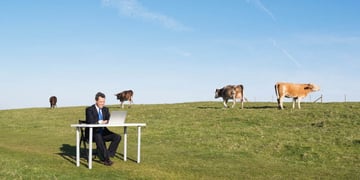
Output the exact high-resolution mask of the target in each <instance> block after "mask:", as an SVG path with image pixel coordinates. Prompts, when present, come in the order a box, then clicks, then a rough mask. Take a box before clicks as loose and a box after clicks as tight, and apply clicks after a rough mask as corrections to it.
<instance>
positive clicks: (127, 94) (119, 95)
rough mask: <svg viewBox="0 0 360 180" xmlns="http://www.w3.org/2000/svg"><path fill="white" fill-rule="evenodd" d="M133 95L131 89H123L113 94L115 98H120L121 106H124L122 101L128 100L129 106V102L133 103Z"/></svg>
mask: <svg viewBox="0 0 360 180" xmlns="http://www.w3.org/2000/svg"><path fill="white" fill-rule="evenodd" d="M133 95H134V92H133V91H132V90H127V91H123V92H121V93H117V94H115V96H116V97H117V99H118V100H120V103H121V104H120V106H121V108H124V101H129V102H130V106H129V108H130V107H131V103H133V100H132V97H133Z"/></svg>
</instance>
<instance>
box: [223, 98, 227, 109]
mask: <svg viewBox="0 0 360 180" xmlns="http://www.w3.org/2000/svg"><path fill="white" fill-rule="evenodd" d="M223 103H224V107H225V108H227V107H228V106H227V103H228V100H227V99H224V100H223Z"/></svg>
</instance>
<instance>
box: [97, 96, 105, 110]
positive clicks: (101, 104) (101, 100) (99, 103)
mask: <svg viewBox="0 0 360 180" xmlns="http://www.w3.org/2000/svg"><path fill="white" fill-rule="evenodd" d="M104 105H105V98H102V97H99V98H98V100H97V101H96V106H97V107H99V108H103V107H104Z"/></svg>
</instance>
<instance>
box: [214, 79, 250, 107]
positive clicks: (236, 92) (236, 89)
mask: <svg viewBox="0 0 360 180" xmlns="http://www.w3.org/2000/svg"><path fill="white" fill-rule="evenodd" d="M219 97H222V98H223V103H224V106H225V107H228V106H227V103H228V100H229V99H232V100H233V105H232V106H231V107H232V108H233V107H234V106H235V103H236V99H240V101H241V109H243V108H244V86H243V85H241V84H240V85H227V86H225V87H223V88H221V89H216V90H215V99H216V98H219Z"/></svg>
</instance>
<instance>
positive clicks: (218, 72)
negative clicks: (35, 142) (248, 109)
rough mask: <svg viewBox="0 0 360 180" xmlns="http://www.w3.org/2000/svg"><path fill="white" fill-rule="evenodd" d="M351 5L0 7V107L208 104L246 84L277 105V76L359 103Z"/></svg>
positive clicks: (245, 0) (359, 65) (107, 0)
mask: <svg viewBox="0 0 360 180" xmlns="http://www.w3.org/2000/svg"><path fill="white" fill-rule="evenodd" d="M359 7H360V1H357V0H346V1H340V0H332V1H328V0H316V1H313V0H302V1H285V0H274V1H270V0H226V1H220V0H211V1H205V0H199V1H192V0H183V1H177V0H151V1H149V0H147V1H145V0H76V1H73V0H53V1H47V0H36V1H35V0H28V1H18V0H3V1H0V23H1V26H0V27H1V28H0V49H1V53H0V60H1V71H0V80H1V94H2V97H1V98H0V109H11V108H24V107H47V106H49V105H48V98H49V97H50V96H51V95H56V96H57V97H58V99H59V102H58V106H62V107H63V106H78V105H90V104H92V103H93V102H94V95H95V93H96V92H98V91H102V92H104V93H105V94H106V95H107V104H117V103H118V101H117V100H116V98H115V96H113V94H115V93H117V92H120V91H122V90H127V89H133V90H134V93H135V95H134V103H136V104H157V103H160V104H162V103H178V102H192V101H213V100H215V99H214V91H215V89H216V88H221V87H223V86H225V85H227V84H243V85H244V86H245V96H246V97H247V99H248V100H249V101H275V93H274V88H273V86H274V84H275V83H276V82H277V81H288V82H297V83H310V82H311V83H315V84H318V85H319V86H320V87H321V91H319V92H316V93H313V94H311V96H310V97H308V98H306V99H305V101H310V100H314V99H315V98H317V97H319V96H320V95H321V94H322V95H323V96H324V101H328V102H330V101H344V96H345V95H346V97H347V100H351V101H359V100H360V95H359V93H358V92H360V84H359V77H360V75H359V70H360V31H359V30H360V23H359V19H360V13H359V9H358V8H359ZM216 101H220V99H217V100H216Z"/></svg>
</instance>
